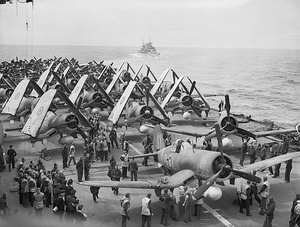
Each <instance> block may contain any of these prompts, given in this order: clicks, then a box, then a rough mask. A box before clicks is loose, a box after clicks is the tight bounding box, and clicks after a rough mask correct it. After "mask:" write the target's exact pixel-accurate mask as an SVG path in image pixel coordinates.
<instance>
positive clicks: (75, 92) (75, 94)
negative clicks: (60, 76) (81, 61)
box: [69, 75, 88, 104]
mask: <svg viewBox="0 0 300 227" xmlns="http://www.w3.org/2000/svg"><path fill="white" fill-rule="evenodd" d="M87 78H88V75H83V76H82V77H80V79H79V81H78V82H77V84H76V86H75V87H74V89H73V90H72V92H71V94H70V96H69V99H70V101H71V102H72V103H73V104H75V102H76V100H77V98H78V96H79V94H80V92H81V90H82V88H83V85H84V83H85V81H86V80H87Z"/></svg>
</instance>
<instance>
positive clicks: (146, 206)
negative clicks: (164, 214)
mask: <svg viewBox="0 0 300 227" xmlns="http://www.w3.org/2000/svg"><path fill="white" fill-rule="evenodd" d="M152 215H153V212H152V206H151V193H148V194H147V196H145V197H144V198H143V199H142V227H144V226H145V224H146V223H147V227H151V217H152Z"/></svg>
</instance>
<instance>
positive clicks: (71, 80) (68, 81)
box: [67, 78, 78, 87]
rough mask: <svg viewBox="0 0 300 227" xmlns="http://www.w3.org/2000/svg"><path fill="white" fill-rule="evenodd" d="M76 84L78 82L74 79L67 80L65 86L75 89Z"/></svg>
mask: <svg viewBox="0 0 300 227" xmlns="http://www.w3.org/2000/svg"><path fill="white" fill-rule="evenodd" d="M77 82H78V80H77V79H74V78H73V79H68V80H67V85H68V87H75V86H76V84H77Z"/></svg>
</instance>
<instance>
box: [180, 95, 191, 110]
mask: <svg viewBox="0 0 300 227" xmlns="http://www.w3.org/2000/svg"><path fill="white" fill-rule="evenodd" d="M181 103H182V105H183V106H187V107H188V106H192V105H193V103H194V99H193V97H191V96H189V95H185V96H183V97H182V98H181Z"/></svg>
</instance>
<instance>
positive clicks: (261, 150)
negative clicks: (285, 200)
mask: <svg viewBox="0 0 300 227" xmlns="http://www.w3.org/2000/svg"><path fill="white" fill-rule="evenodd" d="M248 142H249V138H247V137H245V138H243V144H242V148H241V156H240V163H239V164H240V165H241V166H243V165H244V160H245V156H246V155H247V154H248V155H249V156H250V163H249V164H252V163H255V160H256V159H257V156H260V158H261V160H265V159H267V154H269V158H273V157H276V156H279V155H282V154H286V153H288V152H289V141H288V139H287V138H284V139H283V142H276V143H274V144H272V145H268V144H263V145H261V144H259V143H257V142H256V141H254V144H253V143H252V144H250V146H249V145H248ZM285 163H286V168H285V179H284V180H285V182H286V183H289V182H290V174H291V171H292V167H293V164H292V163H293V160H292V159H290V160H288V161H286V162H285ZM280 167H281V163H278V164H276V165H275V168H274V170H273V167H272V166H270V167H269V172H270V174H271V175H272V177H273V178H277V177H279V175H280Z"/></svg>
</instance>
